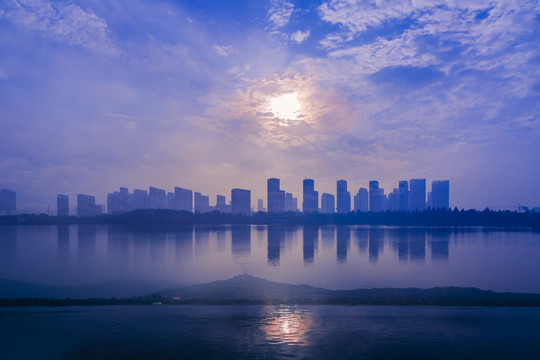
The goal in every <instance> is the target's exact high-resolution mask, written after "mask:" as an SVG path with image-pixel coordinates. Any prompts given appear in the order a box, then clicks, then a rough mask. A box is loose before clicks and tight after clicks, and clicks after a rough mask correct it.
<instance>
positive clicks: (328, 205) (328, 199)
mask: <svg viewBox="0 0 540 360" xmlns="http://www.w3.org/2000/svg"><path fill="white" fill-rule="evenodd" d="M321 212H322V213H323V214H333V213H335V212H336V202H335V198H334V195H332V194H327V193H323V194H322V196H321Z"/></svg>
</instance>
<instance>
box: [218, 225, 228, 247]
mask: <svg viewBox="0 0 540 360" xmlns="http://www.w3.org/2000/svg"><path fill="white" fill-rule="evenodd" d="M216 246H217V251H218V252H224V251H225V250H227V232H226V230H223V229H219V230H216Z"/></svg>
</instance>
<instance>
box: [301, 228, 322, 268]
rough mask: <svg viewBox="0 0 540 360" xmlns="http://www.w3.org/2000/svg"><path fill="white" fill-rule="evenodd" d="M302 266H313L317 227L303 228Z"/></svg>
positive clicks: (317, 239)
mask: <svg viewBox="0 0 540 360" xmlns="http://www.w3.org/2000/svg"><path fill="white" fill-rule="evenodd" d="M302 237H303V254H304V265H305V264H313V261H314V259H315V252H316V251H317V248H318V244H319V227H318V226H310V225H306V226H304V228H303V235H302Z"/></svg>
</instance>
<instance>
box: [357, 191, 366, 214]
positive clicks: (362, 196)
mask: <svg viewBox="0 0 540 360" xmlns="http://www.w3.org/2000/svg"><path fill="white" fill-rule="evenodd" d="M368 210H369V195H368V191H367V189H366V188H360V189H358V192H357V193H356V195H354V211H363V212H367V211H368Z"/></svg>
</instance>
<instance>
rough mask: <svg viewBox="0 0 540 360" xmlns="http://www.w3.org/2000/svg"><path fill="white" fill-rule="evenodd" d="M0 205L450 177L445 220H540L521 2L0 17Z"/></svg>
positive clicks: (196, 7)
mask: <svg viewBox="0 0 540 360" xmlns="http://www.w3.org/2000/svg"><path fill="white" fill-rule="evenodd" d="M0 32H1V33H2V34H3V35H4V36H1V37H0V124H1V125H2V132H0V174H1V176H0V189H11V190H14V191H16V192H17V210H23V209H31V210H34V211H38V212H46V210H47V206H50V209H51V213H52V211H53V209H55V208H56V195H57V194H60V193H63V194H69V195H70V205H71V206H74V205H75V204H76V194H89V195H94V196H96V202H97V203H98V204H106V195H107V193H109V192H113V191H116V190H118V188H119V186H125V187H128V188H129V189H130V191H132V190H133V189H134V188H139V189H148V187H149V186H154V187H158V188H162V189H166V190H167V191H173V189H174V187H175V186H178V187H183V188H188V189H192V190H193V191H198V192H201V193H203V194H205V195H208V196H210V203H211V204H214V203H215V198H216V195H218V194H220V195H225V196H226V197H227V201H229V200H230V194H231V193H230V191H231V189H232V188H244V189H249V190H251V191H252V197H251V200H252V206H254V207H255V208H256V205H257V204H256V201H257V199H264V201H265V207H266V206H267V204H266V179H268V178H271V177H277V178H280V179H281V189H284V190H286V191H287V192H292V193H293V194H294V196H295V197H297V198H298V205H299V207H300V208H301V201H302V180H303V179H304V178H305V177H307V178H311V179H314V180H315V189H316V190H318V191H319V194H322V193H323V192H327V193H332V194H335V193H336V181H337V180H338V179H345V180H347V181H348V190H349V191H350V192H351V194H352V195H353V194H355V193H356V192H357V190H358V188H360V187H365V188H367V187H368V182H369V181H370V180H378V181H379V182H380V186H381V187H382V188H384V189H385V193H386V194H387V193H389V192H391V191H392V189H393V188H395V187H397V185H398V181H399V180H410V179H415V178H425V179H427V191H430V190H431V181H432V180H441V179H448V180H450V206H451V207H452V208H453V207H455V206H457V207H458V208H460V209H461V208H465V209H468V208H476V209H483V208H485V207H488V206H490V207H495V206H511V207H517V206H518V204H520V205H525V206H530V207H535V206H540V192H539V191H537V187H538V180H539V179H540V163H539V162H538V154H539V153H540V142H539V141H538V139H539V138H540V117H539V114H540V106H539V104H540V66H539V65H540V43H539V42H538V39H539V38H540V3H539V2H538V1H537V0H534V1H527V2H516V1H511V0H498V1H488V0H479V1H475V2H467V1H438V0H433V1H431V0H430V1H428V0H421V1H392V0H382V1H353V0H317V1H283V0H268V1H234V2H229V3H227V4H224V3H223V2H220V1H203V0H195V1H166V0H164V1H149V0H134V1H131V0H130V1H126V0H122V1H115V2H105V1H96V0H81V1H77V2H73V1H67V0H66V1H54V2H52V1H47V0H8V1H5V2H3V3H2V5H0Z"/></svg>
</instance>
